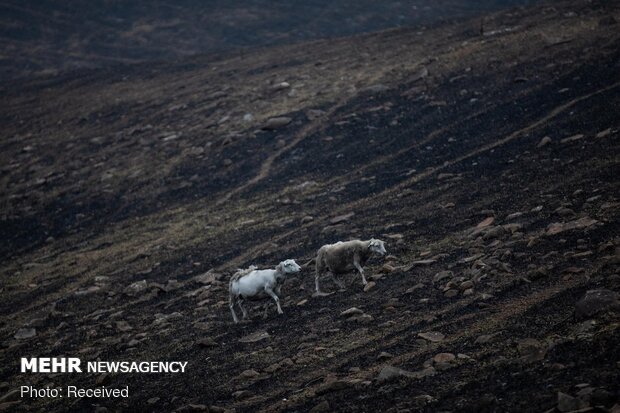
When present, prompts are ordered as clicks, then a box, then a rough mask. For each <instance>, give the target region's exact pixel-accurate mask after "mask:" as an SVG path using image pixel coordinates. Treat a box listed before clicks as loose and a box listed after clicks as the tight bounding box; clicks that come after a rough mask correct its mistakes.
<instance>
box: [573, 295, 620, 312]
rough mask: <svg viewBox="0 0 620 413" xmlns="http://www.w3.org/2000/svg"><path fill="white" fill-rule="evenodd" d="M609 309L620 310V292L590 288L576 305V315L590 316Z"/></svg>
mask: <svg viewBox="0 0 620 413" xmlns="http://www.w3.org/2000/svg"><path fill="white" fill-rule="evenodd" d="M608 310H612V311H618V310H620V301H619V295H618V293H616V292H614V291H611V290H606V289H599V290H589V291H587V292H586V295H585V296H584V297H583V298H582V299H581V300H579V301H578V302H577V304H576V305H575V316H576V317H577V318H579V319H583V318H589V317H592V316H593V315H595V314H597V313H600V312H602V311H608Z"/></svg>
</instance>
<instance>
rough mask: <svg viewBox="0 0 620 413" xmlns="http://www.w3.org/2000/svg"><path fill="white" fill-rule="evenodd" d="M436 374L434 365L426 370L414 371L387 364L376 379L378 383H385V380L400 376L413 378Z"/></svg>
mask: <svg viewBox="0 0 620 413" xmlns="http://www.w3.org/2000/svg"><path fill="white" fill-rule="evenodd" d="M434 374H435V369H434V368H433V367H428V368H425V369H424V370H420V371H416V372H413V371H407V370H403V369H399V368H397V367H394V366H390V365H385V366H383V368H382V369H381V371H380V372H379V375H378V376H377V379H376V380H377V383H379V384H380V383H385V382H388V381H391V380H394V379H397V378H400V377H407V378H411V379H421V378H423V377H426V376H432V375H434Z"/></svg>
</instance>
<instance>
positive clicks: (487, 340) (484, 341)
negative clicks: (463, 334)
mask: <svg viewBox="0 0 620 413" xmlns="http://www.w3.org/2000/svg"><path fill="white" fill-rule="evenodd" d="M498 334H499V333H493V334H483V335H481V336H479V337H478V338H477V339H476V341H475V343H476V344H487V343H490V342H491V341H492V340H493V339H494V338H495V336H497V335H498Z"/></svg>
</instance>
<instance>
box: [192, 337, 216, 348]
mask: <svg viewBox="0 0 620 413" xmlns="http://www.w3.org/2000/svg"><path fill="white" fill-rule="evenodd" d="M196 345H197V346H199V347H217V342H216V341H215V340H213V339H212V338H211V337H204V338H201V339H199V340H196Z"/></svg>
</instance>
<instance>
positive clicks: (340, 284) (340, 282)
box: [331, 273, 347, 291]
mask: <svg viewBox="0 0 620 413" xmlns="http://www.w3.org/2000/svg"><path fill="white" fill-rule="evenodd" d="M331 275H332V278H333V279H334V282H335V283H336V285H338V288H340V290H341V291H346V289H347V288H346V285H345V282H344V281H343V280H341V279H340V278H338V277H337V276H336V274H334V273H331Z"/></svg>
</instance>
